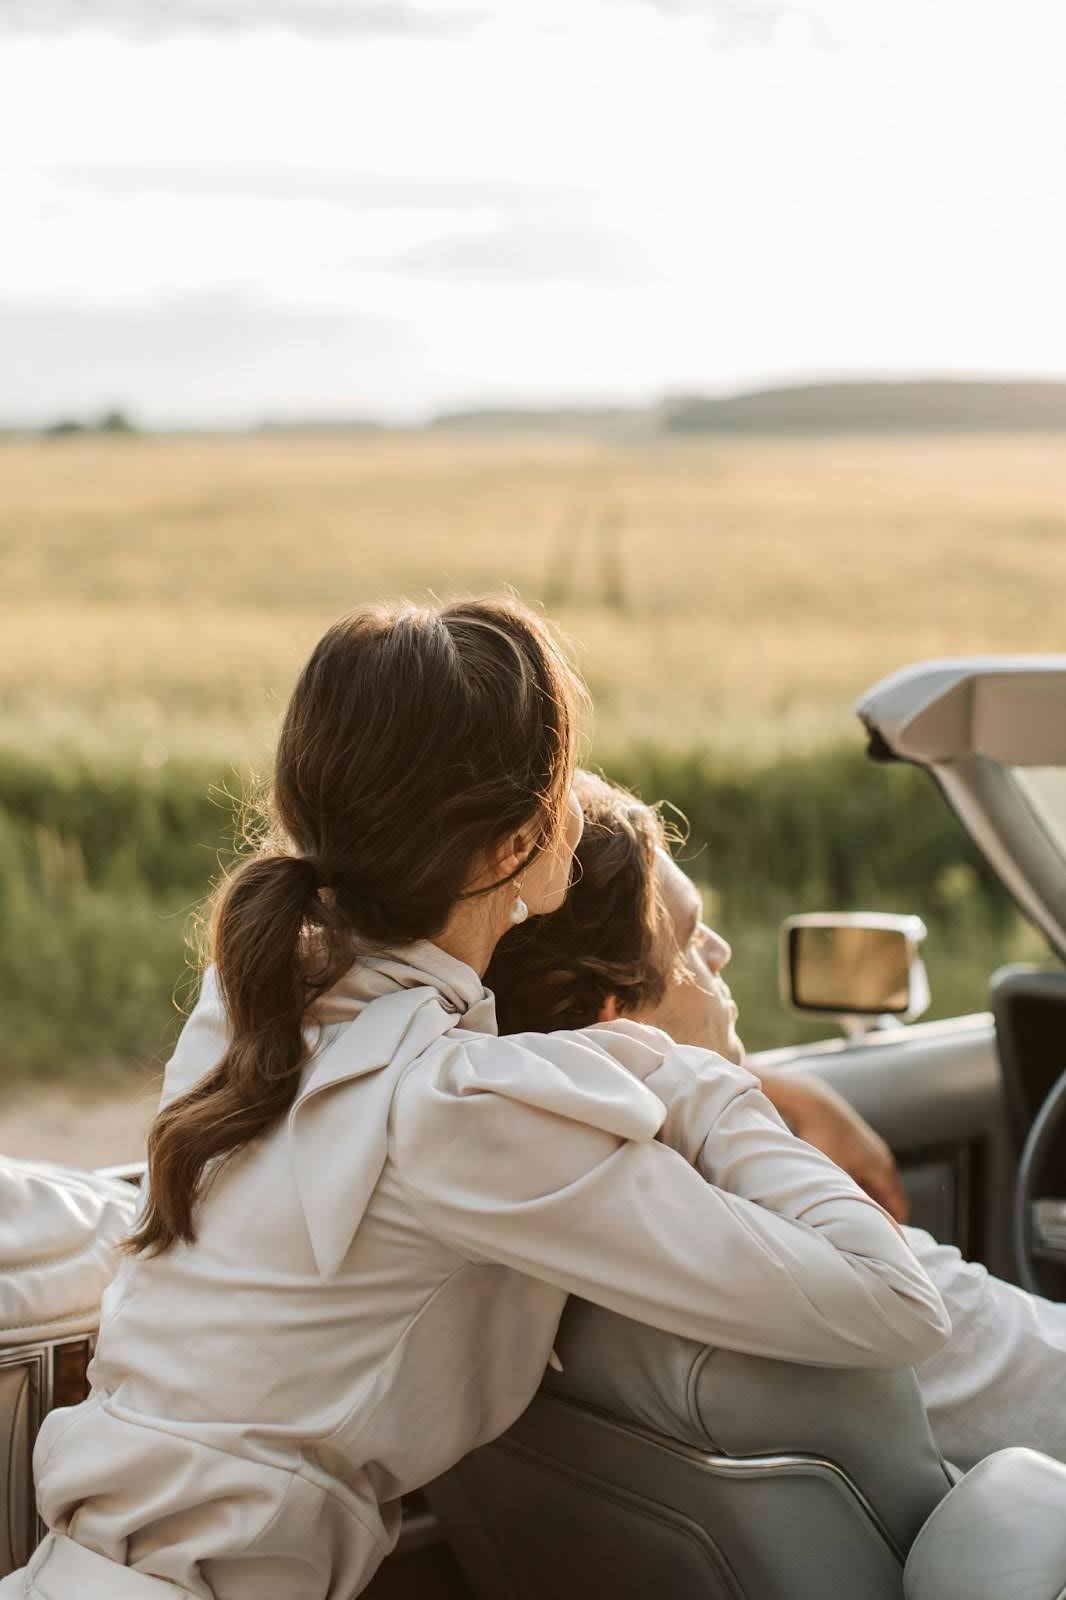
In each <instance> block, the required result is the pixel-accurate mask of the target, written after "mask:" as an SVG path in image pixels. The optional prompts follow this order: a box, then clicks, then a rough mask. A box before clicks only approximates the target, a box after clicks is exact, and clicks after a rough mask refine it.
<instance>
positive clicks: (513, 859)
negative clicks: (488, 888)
mask: <svg viewBox="0 0 1066 1600" xmlns="http://www.w3.org/2000/svg"><path fill="white" fill-rule="evenodd" d="M532 848H533V845H532V841H531V839H530V838H529V837H528V836H527V835H526V834H525V833H524V832H522V831H521V830H519V832H518V833H513V834H511V836H510V837H509V838H507V839H505V840H504V841H503V844H502V845H501V846H500V856H499V862H498V869H499V875H500V877H501V878H509V877H510V876H511V874H512V873H513V872H517V871H518V869H519V867H521V866H522V865H523V863H524V862H526V861H528V859H529V853H530V851H531V849H532Z"/></svg>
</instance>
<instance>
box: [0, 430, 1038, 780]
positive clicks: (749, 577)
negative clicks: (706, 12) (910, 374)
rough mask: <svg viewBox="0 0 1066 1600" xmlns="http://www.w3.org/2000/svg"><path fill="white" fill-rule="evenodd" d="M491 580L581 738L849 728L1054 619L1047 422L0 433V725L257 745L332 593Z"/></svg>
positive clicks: (761, 738)
mask: <svg viewBox="0 0 1066 1600" xmlns="http://www.w3.org/2000/svg"><path fill="white" fill-rule="evenodd" d="M504 586H511V587H513V588H514V589H516V590H517V591H518V592H519V593H521V594H522V595H523V596H525V597H526V598H527V599H530V600H533V601H536V602H539V603H541V604H543V605H544V606H546V608H547V609H548V610H549V611H550V613H551V614H552V615H553V616H554V617H555V618H556V619H557V620H558V621H559V623H560V624H561V625H562V627H563V628H564V630H565V631H566V632H567V633H568V634H569V635H570V637H571V638H572V640H573V641H574V646H575V651H576V654H577V657H578V660H579V662H580V664H581V666H582V668H583V670H584V671H585V674H586V676H587V678H588V681H589V684H590V687H591V689H592V691H593V695H594V699H595V704H596V721H595V748H596V750H597V753H600V752H603V753H604V754H607V753H609V752H610V751H611V750H612V749H616V748H620V747H622V746H626V745H629V744H631V743H633V742H634V741H650V742H654V743H655V744H657V745H660V746H661V745H668V746H670V747H672V748H676V749H682V748H687V747H690V746H692V745H693V744H696V743H699V744H702V745H711V746H716V747H721V748H730V749H735V748H741V747H742V748H745V749H751V748H759V749H761V750H764V751H765V752H766V753H767V754H771V753H773V752H775V751H777V750H778V749H781V748H784V747H788V748H791V749H795V748H806V747H809V746H811V745H816V744H818V743H820V742H821V741H823V740H825V739H836V738H838V737H841V736H843V737H851V736H852V735H853V733H854V724H853V722H852V720H851V717H850V712H849V706H850V702H851V701H852V699H853V698H854V696H855V695H856V694H857V693H859V692H860V691H861V690H862V689H863V688H864V687H866V686H867V685H868V684H869V683H871V682H872V681H873V680H874V679H876V678H877V677H879V676H880V675H881V674H883V673H885V672H887V671H889V670H891V669H893V668H895V667H897V666H900V665H902V664H904V663H906V662H908V661H911V660H915V659H917V658H920V657H928V656H933V655H942V654H955V653H963V652H970V651H1009V650H1041V649H1057V648H1061V647H1062V645H1063V642H1064V629H1063V603H1062V597H1063V595H1064V593H1066V446H1064V443H1063V441H1062V439H1061V438H1058V437H1020V438H1019V437H1010V438H1005V437H981V438H956V437H922V438H914V439H879V438H870V439H847V440H844V439H825V440H807V439H798V438H797V439H792V440H788V441H782V442H766V441H756V440H725V439H705V440H683V441H670V440H654V439H648V440H634V439H627V440H610V439H596V438H585V437H579V436H556V437H553V436H544V437H541V436H525V437H509V436H505V435H489V434H485V435H481V436H469V435H464V434H452V433H447V432H443V431H438V432H429V433H422V434H419V433H412V434H380V435H378V434H350V435H344V434H317V435H316V434H307V435H304V434H266V433H264V434H259V435H248V436H228V437H227V436H212V437H198V436H170V437H148V436H142V437H132V438H121V437H120V438H74V439H67V440H45V439H41V440H9V441H6V442H4V443H3V444H2V445H0V639H2V641H3V647H2V650H0V743H4V744H15V745H18V746H20V747H22V748H27V747H34V748H47V747H49V746H50V745H54V744H64V745H66V744H74V745H76V746H78V747H79V748H82V747H83V748H86V749H88V750H90V751H94V752H98V751H111V750H113V751H115V752H116V753H117V754H121V755H122V756H123V758H129V757H130V756H132V757H134V758H135V759H139V760H142V761H143V762H145V763H146V764H148V765H155V764H160V763H162V762H164V761H165V760H166V758H167V756H168V755H169V754H171V753H181V752H186V751H190V750H194V751H198V752H199V751H203V752H206V753H209V754H214V755H218V756H220V757H224V758H225V759H231V758H232V759H245V758H248V757H255V756H257V755H259V754H260V753H261V752H262V751H263V749H264V748H265V747H266V746H267V745H268V743H269V739H270V735H271V732H272V730H273V728H274V726H275V723H276V719H277V715H278V711H279V707H280V705H281V704H282V702H283V700H284V696H285V694H286V692H287V689H288V687H289V685H290V683H291V681H292V678H293V675H294V673H295V671H296V670H297V668H298V666H299V664H300V662H301V660H302V659H303V657H304V656H305V655H306V653H307V652H308V650H309V649H310V647H311V645H312V644H313V642H314V640H315V638H316V637H317V635H318V634H319V632H320V631H321V629H322V628H323V626H324V624H325V623H326V622H328V621H329V620H330V619H331V618H332V617H333V616H335V615H336V614H338V613H339V612H340V611H342V610H344V609H346V608H347V607H349V606H351V605H354V604H356V603H358V602H360V601H362V600H365V599H367V598H371V597H376V596H381V595H390V596H391V595H399V594H403V595H408V596H411V597H414V598H422V597H425V596H426V595H428V594H435V595H439V596H448V595H452V594H456V593H469V592H478V591H483V590H498V589H500V588H501V587H504Z"/></svg>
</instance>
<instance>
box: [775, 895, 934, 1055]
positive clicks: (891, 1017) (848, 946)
mask: <svg viewBox="0 0 1066 1600" xmlns="http://www.w3.org/2000/svg"><path fill="white" fill-rule="evenodd" d="M925 936H926V927H925V923H924V922H923V921H922V919H921V918H920V917H914V916H896V915H894V914H892V913H890V912H881V911H836V912H833V911H815V912H812V913H810V914H809V915H807V916H801V917H787V918H786V919H785V921H784V922H783V923H782V924H781V998H782V1000H783V1001H784V1003H785V1005H786V1006H787V1007H788V1008H789V1009H790V1010H791V1011H797V1012H799V1013H801V1014H802V1015H804V1016H818V1017H832V1018H833V1019H834V1020H835V1021H837V1022H840V1023H841V1024H842V1026H843V1027H844V1029H845V1031H846V1032H847V1033H849V1034H861V1033H865V1032H868V1031H869V1030H870V1029H872V1028H884V1027H891V1026H893V1025H896V1026H899V1025H901V1024H902V1023H904V1022H912V1021H913V1020H914V1018H915V1017H920V1016H921V1015H922V1013H923V1012H924V1011H926V1010H927V1009H928V1006H929V999H930V996H929V978H928V976H927V974H926V970H925V963H924V962H923V960H922V958H921V956H920V954H919V952H918V947H919V945H920V944H921V942H922V940H923V939H924V938H925Z"/></svg>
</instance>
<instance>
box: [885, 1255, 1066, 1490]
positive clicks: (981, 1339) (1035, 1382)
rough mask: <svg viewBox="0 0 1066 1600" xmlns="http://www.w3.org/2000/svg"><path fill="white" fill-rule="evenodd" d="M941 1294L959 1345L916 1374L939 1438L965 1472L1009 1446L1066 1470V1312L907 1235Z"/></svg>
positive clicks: (955, 1343) (948, 1457) (953, 1343)
mask: <svg viewBox="0 0 1066 1600" xmlns="http://www.w3.org/2000/svg"><path fill="white" fill-rule="evenodd" d="M904 1231H905V1233H906V1235H907V1241H908V1243H909V1244H910V1246H911V1248H912V1249H913V1251H914V1253H915V1255H916V1256H917V1257H918V1260H919V1261H920V1262H921V1264H922V1266H923V1267H924V1268H925V1270H926V1272H927V1273H928V1274H929V1276H930V1278H931V1279H932V1280H933V1283H934V1284H935V1285H936V1287H937V1289H939V1291H940V1294H941V1296H942V1298H943V1301H944V1304H945V1306H946V1307H947V1311H948V1315H949V1317H950V1318H951V1328H952V1333H951V1338H950V1339H949V1340H948V1342H947V1344H946V1345H945V1346H944V1348H943V1349H942V1350H938V1351H937V1353H936V1355H935V1356H931V1357H930V1358H929V1360H928V1361H923V1362H922V1363H921V1365H920V1366H919V1367H918V1368H917V1369H916V1370H917V1373H918V1382H919V1383H920V1385H921V1390H922V1398H923V1400H924V1401H925V1408H926V1411H927V1412H928V1414H929V1421H930V1423H931V1425H932V1429H933V1437H934V1438H935V1440H936V1442H937V1444H938V1445H939V1447H940V1451H941V1453H942V1454H943V1456H944V1457H945V1459H946V1460H948V1461H951V1462H953V1463H954V1464H955V1466H957V1467H961V1468H962V1469H963V1470H964V1471H965V1470H966V1469H968V1468H969V1467H972V1466H973V1464H974V1462H976V1461H979V1460H980V1459H981V1457H982V1456H987V1455H989V1454H991V1452H992V1451H993V1450H1002V1449H1004V1448H1005V1447H1006V1446H1008V1445H1028V1446H1030V1448H1031V1449H1033V1450H1043V1451H1044V1453H1045V1454H1046V1455H1049V1456H1054V1457H1055V1458H1056V1460H1058V1461H1066V1304H1061V1305H1060V1304H1058V1303H1057V1302H1055V1301H1052V1300H1041V1299H1039V1298H1038V1297H1037V1296H1036V1295H1031V1294H1026V1293H1025V1291H1024V1290H1023V1289H1016V1288H1015V1287H1014V1286H1013V1285H1012V1284H1009V1283H1003V1282H1002V1280H1001V1279H999V1278H993V1277H991V1276H990V1275H989V1273H988V1272H987V1271H986V1270H985V1268H984V1267H981V1266H977V1265H976V1264H975V1263H974V1262H972V1261H964V1260H963V1259H962V1257H961V1256H960V1255H959V1252H958V1251H957V1250H956V1249H955V1248H954V1246H952V1245H944V1244H937V1242H936V1240H935V1239H933V1238H932V1237H931V1236H930V1235H929V1234H928V1233H923V1232H922V1231H921V1230H920V1229H918V1228H907V1229H905V1230H904Z"/></svg>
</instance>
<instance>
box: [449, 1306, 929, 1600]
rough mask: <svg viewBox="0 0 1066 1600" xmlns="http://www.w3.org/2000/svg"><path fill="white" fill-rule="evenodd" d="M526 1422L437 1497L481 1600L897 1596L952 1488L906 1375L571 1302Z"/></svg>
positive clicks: (457, 1471) (467, 1463) (470, 1460)
mask: <svg viewBox="0 0 1066 1600" xmlns="http://www.w3.org/2000/svg"><path fill="white" fill-rule="evenodd" d="M556 1350H557V1353H558V1355H559V1358H560V1360H561V1363H562V1369H563V1370H562V1371H561V1372H549V1373H548V1374H547V1375H546V1377H545V1381H544V1384H543V1386H542V1388H541V1390H540V1392H539V1393H538V1394H537V1396H536V1397H535V1398H534V1400H533V1402H532V1404H531V1405H530V1406H529V1408H528V1410H527V1411H526V1412H525V1413H524V1414H523V1415H522V1417H520V1418H519V1420H518V1421H517V1422H516V1423H515V1424H514V1426H513V1427H512V1428H511V1429H510V1430H509V1431H508V1432H507V1433H506V1434H505V1435H503V1437H502V1438H500V1439H497V1440H495V1441H493V1443H491V1444H488V1445H485V1446H483V1447H482V1448H481V1449H479V1450H476V1451H474V1452H473V1453H472V1454H471V1455H469V1456H467V1457H466V1458H465V1460H463V1461H461V1462H460V1463H458V1465H457V1466H456V1467H454V1468H453V1469H452V1470H451V1471H450V1472H448V1473H446V1474H445V1475H444V1476H443V1477H442V1478H440V1479H438V1480H437V1481H436V1483H435V1484H433V1485H431V1487H430V1489H429V1491H428V1495H429V1499H430V1503H431V1505H432V1506H433V1508H434V1510H435V1511H436V1513H437V1515H438V1517H439V1518H440V1520H441V1523H442V1525H443V1528H444V1531H445V1533H446V1535H447V1537H448V1539H449V1541H450V1542H451V1544H452V1547H453V1549H454V1551H455V1553H456V1556H457V1559H458V1560H459V1563H460V1565H461V1567H462V1568H463V1571H464V1575H465V1577H466V1579H467V1582H468V1583H469V1584H470V1586H471V1588H472V1589H473V1591H474V1593H475V1594H476V1595H477V1596H478V1597H479V1600H519V1597H521V1600H558V1597H559V1596H560V1595H580V1594H582V1593H583V1592H584V1591H585V1590H586V1588H587V1589H588V1590H589V1591H590V1592H602V1593H605V1594H610V1596H611V1600H647V1597H648V1596H650V1595H658V1594H664V1595H666V1594H668V1595H670V1596H671V1600H825V1597H826V1596H827V1595H841V1596H848V1597H849V1600H850V1597H853V1596H859V1595H861V1596H862V1597H863V1600H900V1597H901V1596H902V1594H903V1568H904V1563H905V1561H906V1558H907V1553H908V1551H909V1549H910V1547H911V1545H912V1544H913V1542H914V1540H915V1538H916V1536H917V1534H918V1532H919V1530H920V1529H921V1527H922V1525H923V1524H924V1523H925V1522H926V1519H927V1518H928V1517H929V1514H930V1513H931V1512H932V1511H933V1510H934V1508H935V1507H936V1506H937V1505H938V1504H939V1502H940V1501H942V1500H943V1499H944V1497H945V1496H946V1495H947V1494H948V1492H949V1491H950V1490H951V1488H952V1486H953V1484H954V1483H955V1482H956V1481H957V1480H958V1478H959V1477H960V1474H959V1473H958V1472H956V1471H955V1469H953V1468H952V1467H950V1466H948V1465H947V1464H946V1463H945V1462H944V1461H943V1460H942V1458H941V1456H940V1454H939V1452H938V1450H937V1448H936V1445H935V1443H934V1441H933V1437H932V1434H931V1432H930V1428H929V1423H928V1420H927V1418H926V1415H925V1408H924V1406H923V1404H922V1399H921V1395H920V1392H919V1389H918V1382H917V1379H916V1378H915V1376H914V1373H913V1371H912V1370H911V1369H909V1368H907V1369H904V1370H902V1371H898V1372H881V1371H876V1372H875V1371H869V1372H868V1371H848V1370H842V1369H836V1368H826V1367H806V1366H794V1365H791V1364H789V1363H785V1362H780V1361H770V1360H764V1359H762V1358H759V1357H755V1356H744V1355H738V1354H736V1353H735V1352H732V1351H726V1350H718V1349H713V1348H709V1347H707V1346H703V1345H699V1344H697V1343H695V1342H694V1341H692V1340H688V1339H681V1338H678V1337H676V1336H675V1335H673V1334H668V1333H662V1332H660V1331H659V1330H657V1329H654V1328H648V1327H645V1326H643V1325H642V1324H640V1323H636V1322H631V1321H629V1320H628V1319H626V1318H624V1317H620V1316H617V1315H615V1314H614V1313H612V1312H609V1311H604V1310H603V1309H601V1308H600V1307H598V1306H593V1305H589V1304H588V1303H586V1302H584V1301H580V1300H576V1299H572V1300H571V1301H570V1302H569V1304H568V1306H567V1310H566V1312H565V1314H564V1317H563V1321H562V1325H561V1327H560V1330H559V1336H558V1339H557V1342H556Z"/></svg>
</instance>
